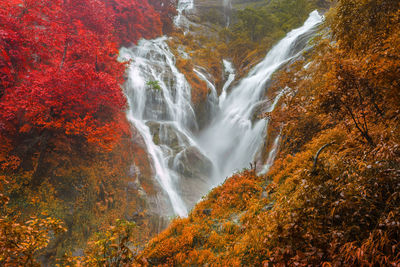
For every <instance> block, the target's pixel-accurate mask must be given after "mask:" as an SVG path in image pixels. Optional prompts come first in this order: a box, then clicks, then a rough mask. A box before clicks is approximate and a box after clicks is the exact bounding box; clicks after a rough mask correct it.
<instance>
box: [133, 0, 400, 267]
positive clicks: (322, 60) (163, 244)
mask: <svg viewBox="0 0 400 267" xmlns="http://www.w3.org/2000/svg"><path fill="white" fill-rule="evenodd" d="M350 18H352V19H350ZM354 18H357V19H355V20H354ZM327 21H328V22H327V23H329V24H328V25H327V26H329V28H330V29H331V30H324V31H323V32H322V33H323V34H322V35H321V37H320V38H318V39H316V40H315V43H318V47H317V48H315V49H314V50H313V52H312V53H311V54H309V55H308V56H307V57H306V58H307V60H306V61H305V62H299V63H297V64H295V65H292V66H291V67H290V68H289V69H288V70H287V71H285V72H281V73H280V74H279V75H278V77H277V79H276V82H275V83H274V86H275V87H277V88H283V87H287V88H288V90H289V91H288V93H287V94H286V95H285V97H284V98H283V100H282V102H281V103H282V108H281V109H279V110H276V111H275V112H272V113H266V114H265V116H268V117H269V118H271V121H272V122H273V125H274V127H276V128H277V129H278V130H279V129H281V128H282V127H283V131H282V138H281V145H280V152H279V154H278V158H277V161H276V163H275V164H274V166H273V167H272V169H271V170H270V171H269V172H268V174H267V175H264V176H258V175H257V174H256V172H255V170H248V171H244V172H242V173H238V174H236V175H234V176H233V177H231V178H229V179H228V180H227V181H226V182H225V183H224V184H223V185H221V186H220V187H217V188H216V189H214V190H213V191H212V192H211V193H210V194H209V195H208V196H207V197H206V198H205V199H204V200H203V201H202V202H200V203H199V204H198V205H196V207H195V208H194V209H193V210H192V212H191V213H190V214H189V216H188V217H187V218H183V219H177V220H174V221H173V222H172V224H171V226H170V227H169V228H168V229H167V230H166V231H164V232H163V233H161V234H160V235H159V236H157V237H156V238H154V239H153V240H152V241H150V242H149V244H148V245H147V246H146V248H145V250H144V251H143V252H142V253H141V254H140V257H139V258H140V262H141V264H145V265H152V266H153V265H174V266H187V265H197V266H199V265H200V266H201V265H212V266H262V265H264V266H287V265H300V266H307V265H323V266H343V265H357V266H374V265H376V266H378V265H379V266H397V265H398V264H400V257H399V255H400V244H399V243H398V240H399V238H400V222H399V218H400V209H399V207H400V195H399V192H400V187H399V186H400V161H399V158H400V151H399V142H400V135H399V131H398V127H399V110H400V106H399V103H400V101H399V95H400V94H399V93H400V91H399V90H400V84H399V83H398V77H400V76H399V75H400V73H399V70H400V58H399V56H398V54H397V52H396V51H398V50H399V48H400V36H399V32H400V31H399V29H400V4H399V2H397V1H372V0H370V1H363V2H358V1H350V0H342V1H339V2H338V6H337V7H335V8H334V9H333V10H332V11H331V14H330V15H329V17H328V20H327Z"/></svg>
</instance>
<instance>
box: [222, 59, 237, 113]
mask: <svg viewBox="0 0 400 267" xmlns="http://www.w3.org/2000/svg"><path fill="white" fill-rule="evenodd" d="M222 62H223V64H224V71H225V73H227V74H228V79H227V80H226V82H225V84H224V86H223V87H222V92H221V95H220V96H219V107H220V108H222V106H223V105H224V102H225V99H226V95H227V94H228V92H227V90H228V88H229V86H231V84H232V83H233V81H234V80H235V77H236V75H235V69H234V68H233V65H232V63H231V62H229V61H227V60H225V59H224V60H223V61H222Z"/></svg>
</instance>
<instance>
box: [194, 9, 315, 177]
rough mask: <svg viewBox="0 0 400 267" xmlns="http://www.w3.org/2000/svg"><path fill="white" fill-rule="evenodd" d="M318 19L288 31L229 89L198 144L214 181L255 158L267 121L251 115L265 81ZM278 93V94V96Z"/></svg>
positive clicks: (312, 17) (293, 54)
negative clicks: (209, 163) (208, 158)
mask: <svg viewBox="0 0 400 267" xmlns="http://www.w3.org/2000/svg"><path fill="white" fill-rule="evenodd" d="M321 22H322V17H321V16H320V15H319V14H318V12H317V11H314V12H312V13H311V14H310V16H309V18H308V19H307V21H306V22H305V23H304V25H303V26H302V27H300V28H298V29H295V30H293V31H291V32H290V33H288V34H287V36H286V37H285V38H284V39H282V40H281V41H280V42H279V43H278V44H277V45H275V46H274V47H273V48H272V49H271V51H270V52H269V53H268V54H267V56H266V57H265V58H264V60H263V61H261V62H260V63H259V64H258V65H256V66H255V67H254V68H253V69H252V70H251V71H250V73H249V74H248V76H247V77H245V78H244V79H243V80H241V81H240V82H239V84H238V85H237V86H235V87H234V88H232V89H231V92H230V93H229V94H228V95H227V96H226V99H225V100H224V101H223V104H222V105H221V109H220V111H219V113H218V114H216V116H215V118H214V120H213V121H212V123H211V125H210V126H209V127H208V128H207V129H205V130H204V131H203V132H202V133H201V135H200V137H199V142H200V145H201V147H202V148H203V149H204V151H206V153H207V155H209V157H210V158H211V159H212V160H213V162H214V163H215V164H214V166H215V169H214V173H213V178H214V179H213V181H214V183H215V184H218V183H221V182H222V181H223V180H224V179H225V177H227V176H229V175H231V174H232V173H233V172H235V171H237V170H241V169H243V168H245V167H248V165H249V162H251V161H252V160H254V158H255V156H256V153H257V151H258V150H259V148H260V146H261V145H262V143H263V140H264V136H265V131H266V127H267V121H266V120H258V121H254V119H253V114H254V111H255V109H256V108H257V106H259V105H260V101H261V100H262V97H263V96H264V95H265V90H266V83H267V82H268V81H269V79H270V77H271V75H272V74H273V73H274V72H275V71H276V70H278V69H279V68H280V67H281V66H282V65H284V64H285V63H287V62H289V61H290V60H292V59H294V58H296V57H297V56H299V54H300V53H301V49H300V51H296V49H295V48H296V47H297V46H299V42H301V41H302V40H303V41H304V40H308V39H309V37H310V34H312V32H313V29H315V28H316V26H317V25H319V24H320V23H321ZM305 37H306V38H305ZM304 46H305V44H303V47H304ZM280 96H281V94H278V96H277V98H279V97H280ZM276 104H277V99H276V100H275V101H273V103H272V104H271V107H270V110H271V111H272V110H273V108H274V107H275V105H276Z"/></svg>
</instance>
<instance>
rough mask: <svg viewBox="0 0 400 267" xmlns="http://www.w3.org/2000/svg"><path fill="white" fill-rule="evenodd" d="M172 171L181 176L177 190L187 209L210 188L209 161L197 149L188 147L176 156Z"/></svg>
mask: <svg viewBox="0 0 400 267" xmlns="http://www.w3.org/2000/svg"><path fill="white" fill-rule="evenodd" d="M176 159H178V160H177V161H176V162H174V166H173V167H174V169H175V170H176V171H177V172H178V173H179V174H180V175H182V180H181V182H180V184H179V189H180V191H181V192H182V197H183V199H184V200H185V202H186V203H187V205H188V206H189V207H193V206H194V205H195V204H196V203H197V202H198V201H199V200H200V198H201V197H202V192H205V191H206V190H207V189H208V188H209V187H210V184H209V183H210V181H209V180H210V177H211V173H212V169H213V165H212V163H211V161H210V160H209V159H208V158H206V157H205V156H204V155H203V154H202V153H201V152H200V151H199V150H198V149H197V148H195V147H188V148H186V149H184V150H183V151H182V152H180V153H179V155H177V158H176Z"/></svg>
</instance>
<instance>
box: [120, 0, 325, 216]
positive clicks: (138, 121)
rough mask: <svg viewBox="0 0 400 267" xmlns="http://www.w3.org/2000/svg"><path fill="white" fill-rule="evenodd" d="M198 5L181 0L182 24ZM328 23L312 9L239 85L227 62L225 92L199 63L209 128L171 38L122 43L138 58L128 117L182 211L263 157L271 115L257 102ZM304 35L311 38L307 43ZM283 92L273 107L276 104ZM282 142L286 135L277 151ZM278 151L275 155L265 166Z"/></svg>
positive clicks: (125, 52)
mask: <svg viewBox="0 0 400 267" xmlns="http://www.w3.org/2000/svg"><path fill="white" fill-rule="evenodd" d="M191 8H193V1H191V0H182V1H180V2H179V5H178V13H179V14H178V16H177V17H176V19H175V23H176V24H177V25H178V26H180V27H183V28H186V27H187V25H188V23H187V19H186V18H185V16H184V12H185V10H188V9H191ZM321 22H322V17H321V16H320V15H319V14H318V13H317V12H316V11H314V12H313V13H311V14H310V17H309V18H308V20H307V21H306V22H305V24H304V25H303V26H302V27H300V28H298V29H296V30H293V31H292V32H290V33H289V34H288V35H287V36H286V37H285V38H284V39H283V40H281V41H280V42H279V43H278V44H277V45H276V46H275V47H274V48H273V49H272V50H271V51H270V52H269V53H268V55H267V56H266V57H265V59H264V60H263V61H262V62H260V63H259V64H258V65H257V66H255V67H254V68H253V70H251V71H250V73H249V74H248V76H247V77H246V78H244V79H243V80H241V81H239V82H238V83H237V85H236V86H233V87H232V83H233V81H234V80H235V71H234V69H233V67H232V65H231V64H230V63H229V62H228V61H224V62H223V64H224V66H225V72H226V73H227V74H228V75H227V76H228V78H227V81H226V83H225V86H224V87H223V88H222V93H221V95H220V96H219V97H218V95H217V90H216V88H215V86H214V85H213V84H212V82H210V81H209V80H208V79H207V77H206V75H204V73H203V72H202V71H201V70H199V69H195V72H196V74H197V75H198V76H199V78H201V79H203V80H205V81H206V82H207V84H208V86H209V88H210V94H209V102H210V103H212V105H211V107H212V110H211V111H210V112H211V114H212V120H211V121H210V122H209V124H208V126H207V127H206V128H205V129H199V127H198V124H197V119H196V114H195V111H194V108H193V106H192V103H191V87H190V85H189V83H188V82H187V80H186V79H185V77H184V75H183V74H182V73H180V72H179V71H178V69H177V68H176V66H175V57H174V55H173V54H172V53H171V51H170V49H169V47H168V45H167V42H166V40H167V37H161V38H158V39H155V40H141V41H140V42H139V43H138V45H137V46H135V47H132V48H129V49H128V48H122V49H121V51H120V58H121V60H131V64H130V67H129V69H128V71H127V75H128V79H127V82H126V84H125V93H126V96H127V99H128V104H129V110H128V119H129V121H130V122H131V123H132V124H133V126H134V127H135V128H136V130H137V131H138V132H139V133H140V135H141V136H142V138H143V140H144V143H145V146H146V148H147V151H148V154H149V157H150V159H151V162H152V167H153V171H154V175H155V178H156V180H157V181H158V183H159V184H160V186H161V188H162V189H163V190H164V191H165V193H166V195H167V196H168V201H169V202H170V203H169V204H170V206H172V208H173V211H174V213H175V214H176V215H179V216H186V215H187V212H188V210H189V209H190V208H191V207H192V206H193V205H194V204H195V202H196V201H198V200H199V199H200V197H201V196H203V195H204V194H205V193H207V191H208V190H210V189H211V188H212V187H214V186H215V185H218V184H220V183H221V182H223V181H224V180H225V178H226V177H228V176H230V175H231V174H232V173H233V172H235V171H236V170H240V169H242V168H245V167H248V166H249V163H250V162H253V161H254V160H255V158H256V156H257V152H258V151H259V150H260V148H261V147H262V145H263V143H264V140H265V132H266V128H267V121H266V120H256V119H254V118H253V117H254V112H255V110H256V108H257V107H259V106H260V105H264V106H265V101H263V97H264V95H265V91H266V83H267V82H268V81H269V79H270V77H271V75H272V74H273V73H274V72H275V71H276V70H277V69H279V68H280V67H281V66H282V65H284V64H285V63H287V62H288V61H290V60H292V59H293V58H295V57H297V56H298V55H299V53H300V52H299V51H301V50H302V48H304V46H305V43H306V42H305V41H304V39H306V40H308V39H309V37H310V35H311V34H312V32H313V30H315V27H316V26H317V25H318V24H320V23H321ZM307 34H308V35H307ZM302 40H303V41H302ZM299 42H303V43H304V44H303V45H300V46H302V47H300V49H299V48H298V47H297V46H299ZM149 82H151V83H149ZM280 96H281V94H278V96H277V98H276V99H274V101H271V102H272V103H271V104H270V105H269V106H268V107H267V109H269V110H273V109H274V107H275V105H276V104H277V102H278V101H277V100H278V98H279V97H280ZM278 142H279V138H278V139H276V140H275V142H274V148H273V150H274V152H273V153H275V151H276V150H277V146H278ZM271 153H272V152H271ZM273 158H274V155H272V154H271V156H270V157H269V159H268V162H266V166H265V168H269V166H270V165H271V164H272V162H273Z"/></svg>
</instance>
